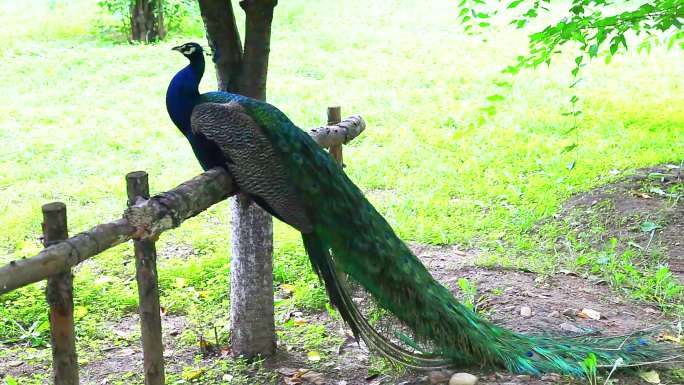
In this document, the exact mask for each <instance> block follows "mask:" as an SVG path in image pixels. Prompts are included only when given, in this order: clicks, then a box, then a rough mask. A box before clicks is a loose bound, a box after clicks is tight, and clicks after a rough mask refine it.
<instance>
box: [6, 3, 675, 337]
mask: <svg viewBox="0 0 684 385" xmlns="http://www.w3.org/2000/svg"><path fill="white" fill-rule="evenodd" d="M67 3H68V2H65V1H56V2H52V4H53V6H52V8H49V7H47V6H46V5H44V4H43V3H41V2H40V1H38V0H35V1H34V4H33V5H34V6H32V7H29V9H27V10H19V9H18V8H17V5H13V4H14V3H13V2H2V3H0V11H1V12H0V32H1V33H2V36H5V39H4V41H5V46H4V47H3V48H4V49H3V51H2V52H1V53H0V55H2V58H1V61H2V63H3V70H2V71H0V84H3V92H2V93H0V142H1V143H3V146H2V147H0V228H2V229H3V231H2V232H0V262H4V261H8V260H11V259H16V258H20V257H26V256H30V255H33V254H35V253H36V252H37V251H38V250H40V247H41V246H40V244H39V242H38V240H37V239H36V238H37V236H38V235H39V233H40V205H41V204H42V203H45V202H48V201H52V200H61V201H64V202H66V203H67V205H68V208H69V223H70V228H71V229H72V233H75V232H78V231H80V230H82V229H85V228H87V227H89V226H92V225H94V224H96V223H99V222H103V221H107V220H111V219H113V218H115V217H117V216H118V215H119V213H120V212H121V210H122V208H123V205H124V202H125V198H124V196H125V191H124V183H123V176H124V174H125V173H126V172H128V171H132V170H138V169H142V170H147V171H148V172H149V173H150V175H151V184H152V189H153V192H159V191H164V190H167V189H169V188H171V187H173V186H175V185H177V184H178V183H180V182H182V181H184V180H186V179H188V178H190V177H192V176H193V175H195V174H197V173H198V172H199V171H200V168H199V166H198V165H197V164H196V162H195V160H194V159H193V157H192V154H191V151H190V150H189V147H188V146H187V145H186V143H185V142H184V140H183V139H182V138H181V136H180V135H179V134H178V133H177V132H176V129H175V128H174V127H173V126H172V124H171V122H170V121H169V119H168V117H167V115H166V111H165V107H164V93H165V90H166V85H167V84H168V81H169V79H170V77H171V76H172V75H173V74H174V73H175V71H177V70H178V69H179V68H180V67H181V66H183V65H185V59H183V58H182V57H180V56H179V55H177V54H174V53H172V52H170V51H169V47H171V46H172V45H174V44H175V43H178V42H181V41H185V40H188V39H191V38H192V39H195V40H198V41H201V40H202V37H201V36H192V37H183V38H180V37H178V38H174V39H172V40H171V41H167V42H164V43H162V44H159V45H151V46H136V45H126V44H115V43H111V42H107V41H105V40H102V39H101V38H100V37H98V36H97V33H96V32H93V31H94V29H93V27H92V25H93V22H94V20H95V12H96V11H97V9H96V7H95V6H94V5H92V4H89V3H91V2H85V1H79V2H71V4H70V5H69V4H67ZM74 3H75V4H74ZM423 4H424V2H421V1H417V0H411V1H408V0H404V1H373V2H370V3H369V2H366V1H361V0H355V1H344V2H341V1H332V0H331V1H316V2H310V1H305V0H292V1H287V2H282V4H280V5H279V6H278V8H277V11H276V17H275V22H274V34H273V38H274V42H273V45H272V50H271V52H272V56H271V66H270V74H269V100H270V101H271V102H272V103H273V104H275V105H277V106H279V107H280V108H281V109H282V110H284V111H285V112H286V113H287V114H288V115H289V116H290V117H291V118H292V119H293V120H294V121H295V122H298V123H299V124H300V126H302V127H311V126H314V125H318V124H321V123H322V122H323V119H324V113H325V107H326V106H327V105H333V104H340V105H342V106H343V113H344V114H347V113H360V114H363V116H364V117H365V118H366V119H367V121H368V127H369V128H368V130H367V131H366V132H365V133H364V134H363V135H362V136H361V137H360V138H359V139H358V140H355V141H354V142H353V143H352V144H351V145H350V146H348V147H347V149H346V155H345V159H346V160H347V163H348V168H347V172H348V173H349V174H350V176H351V177H352V179H354V180H355V181H356V182H357V183H358V184H359V186H361V187H362V188H363V189H364V190H365V191H367V192H368V195H369V196H370V198H371V199H372V201H373V202H374V203H375V204H376V205H377V207H378V208H379V210H380V211H381V212H382V213H384V214H385V215H386V217H387V218H388V220H389V221H390V223H391V224H392V225H393V226H394V228H395V229H396V230H397V231H398V232H399V233H400V235H401V236H402V237H403V238H404V239H406V240H411V241H416V242H422V243H462V244H464V245H466V246H472V245H475V246H478V247H483V248H486V249H487V250H489V251H490V252H491V255H493V256H494V257H495V259H496V261H497V262H499V263H510V262H511V260H516V262H517V263H519V264H525V265H529V266H531V267H532V268H534V269H547V268H550V267H552V266H553V265H554V264H555V259H554V257H553V256H548V255H541V254H539V253H538V252H536V251H535V250H537V249H539V247H540V240H539V239H537V238H533V237H531V236H530V235H527V233H526V231H527V230H529V229H530V228H531V226H532V225H533V224H534V223H535V222H536V221H538V220H539V219H541V218H544V217H547V216H549V215H552V214H553V213H554V212H555V210H556V209H557V208H558V206H559V204H560V202H562V201H563V200H564V199H566V198H567V197H568V196H569V195H571V194H573V193H575V192H577V191H581V190H586V189H588V188H590V187H592V186H595V185H597V184H600V183H602V182H604V181H606V180H607V178H609V177H610V176H609V173H608V171H609V170H612V169H625V168H632V167H639V166H646V165H650V164H655V163H660V162H665V161H671V160H676V159H680V158H682V157H683V156H684V138H683V134H682V132H683V130H682V126H684V110H683V109H682V108H681V106H682V104H683V103H684V97H683V96H682V95H683V94H682V87H684V80H683V79H682V77H681V76H680V75H681V70H680V69H678V68H677V65H675V64H674V63H681V62H682V61H684V53H682V52H681V51H672V52H664V51H658V50H657V51H656V52H654V53H652V54H651V55H650V56H645V55H638V54H635V53H631V54H629V55H627V56H625V57H620V58H618V59H616V60H614V61H613V63H612V64H611V65H610V66H606V65H603V64H602V63H600V62H597V63H593V64H592V65H591V66H589V67H587V68H585V71H584V76H585V77H586V80H585V81H584V82H583V83H582V87H580V88H579V89H578V91H577V92H578V96H579V97H580V99H581V108H582V110H583V111H584V114H583V115H582V118H581V121H580V123H581V125H582V130H581V137H580V142H581V147H580V148H579V150H578V152H577V157H578V158H579V161H578V163H577V166H576V168H575V169H574V170H573V171H572V172H568V171H567V170H566V168H565V164H566V163H568V162H569V161H571V160H572V159H573V157H574V156H575V155H572V154H560V149H561V148H562V147H563V146H564V145H566V144H568V143H569V142H570V141H571V139H570V138H568V137H566V136H564V135H563V134H562V132H563V131H565V130H566V129H567V128H568V127H569V125H570V122H569V121H568V120H567V119H565V118H563V117H561V116H560V112H562V111H566V110H567V109H568V108H569V104H568V102H567V101H568V99H569V97H570V95H571V94H570V92H569V91H568V89H567V85H568V83H569V82H570V78H569V69H570V68H569V64H567V63H570V60H564V59H563V58H559V60H558V61H559V62H562V61H564V62H565V63H561V64H554V65H553V66H552V67H550V68H540V69H539V70H537V71H535V72H532V71H529V72H525V73H523V74H521V75H518V76H517V77H516V78H515V79H512V80H511V79H507V78H505V77H504V76H502V75H501V74H500V73H499V71H500V70H501V69H502V68H504V67H505V65H507V64H509V63H511V61H512V59H513V57H514V56H515V55H517V54H521V53H523V52H524V49H525V37H524V34H522V33H517V32H514V33H511V32H510V31H509V30H508V29H506V30H505V31H504V32H500V31H496V32H495V33H493V34H492V35H491V36H488V37H487V39H486V40H484V39H483V38H482V37H469V36H464V35H463V34H462V33H461V31H460V29H459V27H458V25H457V23H456V21H455V20H456V18H455V16H456V15H455V13H454V11H453V9H452V2H451V1H447V0H443V1H433V2H430V7H425V6H424V5H423ZM326 15H330V16H326ZM337 15H340V17H338V16H337ZM36 20H40V22H39V23H36V22H35V21H36ZM194 30H195V31H198V28H197V23H195V24H194ZM496 80H507V81H511V82H512V83H513V87H512V88H505V87H504V88H499V87H497V86H495V85H493V81H496ZM213 81H214V75H213V73H211V69H209V71H208V73H207V75H206V76H205V79H204V82H203V85H202V88H203V89H204V90H210V89H212V88H213ZM495 93H497V94H502V95H504V96H505V97H506V99H505V101H503V102H500V103H497V104H496V108H497V114H496V115H495V116H493V117H487V118H486V121H485V122H484V124H482V125H477V124H475V123H477V120H478V117H479V116H482V115H483V113H482V112H481V111H480V108H481V107H483V106H486V105H488V104H489V103H488V102H487V101H486V100H485V98H486V96H487V95H491V94H495ZM229 214H230V213H229V210H228V205H226V204H220V205H218V206H216V207H214V208H212V209H211V210H209V211H208V212H207V213H205V214H204V215H201V216H199V217H198V218H195V219H193V220H191V221H189V222H188V223H186V224H184V225H183V226H182V227H181V228H180V229H178V230H176V231H173V232H169V233H167V234H165V235H164V236H163V237H162V239H161V241H160V245H159V247H160V249H162V250H164V249H165V248H166V249H170V248H171V246H172V245H178V244H183V245H190V246H192V247H193V248H194V255H191V256H189V257H188V258H186V259H183V260H181V261H178V260H172V259H162V261H161V266H160V278H161V286H162V288H163V291H164V293H163V294H164V298H163V300H162V301H163V302H164V306H166V307H168V308H169V309H170V310H171V311H182V312H192V311H193V309H195V308H196V307H197V306H201V307H203V308H204V309H215V310H212V311H215V312H216V313H217V316H221V317H224V318H225V305H226V304H227V299H226V294H225V288H227V283H226V282H227V277H226V276H227V274H226V273H227V265H226V264H227V261H228V258H229V256H228V255H229V249H230V248H229V231H228V226H229V219H230V215H229ZM557 230H558V229H549V230H548V231H551V232H552V231H557ZM552 235H553V234H551V233H549V234H547V238H550V237H551V236H552ZM499 240H504V241H506V244H508V245H510V246H509V247H507V248H506V249H505V251H503V250H497V247H498V246H497V245H498V244H499V243H498V242H497V241H499ZM131 254H132V251H131V249H130V247H129V246H128V245H124V246H120V247H118V248H115V249H113V250H111V251H109V252H107V253H105V254H104V255H102V256H101V257H98V258H97V259H95V260H93V261H90V262H88V263H85V264H84V266H82V267H81V268H79V271H78V272H77V274H76V286H77V291H76V295H77V298H76V301H77V306H79V307H80V314H82V315H84V314H86V313H89V315H88V316H87V317H85V318H84V321H82V322H81V323H80V324H79V325H82V326H81V329H80V334H81V335H82V339H81V342H80V343H83V344H86V343H90V342H92V343H94V342H93V341H94V340H95V339H96V338H97V337H98V332H97V330H98V329H99V328H98V325H101V324H100V322H101V321H103V320H105V319H107V318H110V317H111V316H112V315H114V316H116V315H121V314H124V313H125V312H127V311H130V310H131V309H133V307H134V305H135V298H136V294H135V289H134V287H133V285H132V283H131V282H130V277H132V276H133V266H132V264H131V263H126V262H127V261H129V260H130V258H131ZM276 280H277V282H292V283H295V284H296V286H297V288H298V289H297V291H298V293H299V295H297V296H296V297H295V298H296V299H297V300H298V302H299V303H300V304H307V301H308V302H309V304H310V305H320V303H321V298H322V296H321V291H320V290H317V289H314V293H316V294H318V295H316V296H313V297H312V296H310V295H309V293H310V292H311V290H312V289H311V288H312V287H313V285H314V282H315V281H314V280H313V279H312V274H311V273H310V271H309V268H308V262H307V261H306V258H305V257H304V255H303V251H302V249H301V245H300V241H299V238H298V235H297V234H296V233H295V232H293V231H291V230H289V229H287V228H285V226H283V225H281V224H277V225H276ZM40 287H41V285H34V286H31V287H28V288H25V289H22V290H20V291H18V292H16V293H14V294H10V295H6V296H3V297H2V298H0V303H2V302H4V303H5V306H0V317H3V318H5V319H6V320H8V322H3V323H2V326H0V340H3V339H5V338H6V337H16V336H17V335H18V333H19V330H18V328H17V327H16V326H14V324H13V323H11V322H9V319H11V318H13V319H16V320H17V321H18V322H19V323H21V324H22V325H23V326H24V327H26V326H28V325H30V324H31V323H32V322H33V321H34V320H44V319H45V307H44V306H42V301H43V300H42V294H41V291H40V290H39V288H40ZM189 294H191V295H189ZM312 298H313V299H312ZM205 316H207V315H206V314H205ZM207 317H208V316H207ZM85 320H89V321H87V322H86V321H85ZM216 322H217V323H219V324H220V323H221V318H217V321H216ZM88 325H89V326H88Z"/></svg>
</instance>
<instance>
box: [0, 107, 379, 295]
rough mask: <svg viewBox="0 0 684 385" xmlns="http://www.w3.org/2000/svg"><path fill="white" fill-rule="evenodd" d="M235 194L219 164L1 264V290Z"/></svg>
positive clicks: (355, 119)
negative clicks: (118, 215)
mask: <svg viewBox="0 0 684 385" xmlns="http://www.w3.org/2000/svg"><path fill="white" fill-rule="evenodd" d="M365 127H366V123H365V121H364V120H363V118H361V117H360V116H352V117H349V118H347V119H345V120H343V121H342V122H340V123H339V124H333V125H328V126H324V127H318V128H314V129H312V130H310V131H309V134H310V135H311V137H312V138H313V139H314V140H315V141H316V142H317V143H319V144H321V147H325V148H329V147H332V146H335V145H339V144H343V143H347V142H348V141H350V140H351V139H353V138H354V137H356V136H358V135H359V133H361V132H362V131H363V130H364V129H365ZM235 193H236V190H235V186H234V184H233V180H232V178H231V176H230V175H229V174H228V172H226V171H225V170H223V169H221V168H215V169H211V170H209V171H207V172H204V173H202V174H200V175H198V176H196V177H195V178H193V179H191V180H189V181H187V182H184V183H182V184H181V185H179V186H178V187H176V188H174V189H173V190H170V191H167V192H164V193H161V194H158V195H156V196H154V197H152V198H150V199H149V200H145V199H139V200H138V201H136V202H131V203H134V204H133V205H132V206H131V207H129V208H128V209H126V211H125V212H124V216H123V218H121V219H118V220H115V221H113V222H109V223H104V224H100V225H97V226H95V227H93V228H91V229H90V230H88V231H84V232H82V233H79V234H76V235H75V236H73V237H71V238H69V239H67V240H65V241H62V242H59V243H55V244H52V245H50V246H49V247H47V248H45V249H43V251H41V252H40V253H39V254H38V255H36V256H33V257H30V258H25V259H20V260H16V261H11V262H9V263H8V264H7V265H5V266H2V267H0V294H4V293H8V292H10V291H12V290H14V289H17V288H19V287H22V286H26V285H28V284H31V283H34V282H38V281H41V280H44V279H47V278H48V277H50V276H53V275H55V274H59V273H62V272H64V271H68V270H69V269H70V268H71V267H73V266H75V265H77V264H79V263H81V262H83V261H85V260H86V259H88V258H91V257H93V256H95V255H97V254H98V253H101V252H103V251H105V250H107V249H109V248H111V247H114V246H116V245H118V244H121V243H124V242H126V241H128V240H130V239H155V238H156V237H158V236H159V234H161V233H162V232H164V231H166V230H169V229H172V228H175V227H178V226H179V225H180V224H181V223H182V222H183V221H185V220H186V219H188V218H191V217H193V216H195V215H197V214H199V213H201V212H202V211H204V210H206V209H207V208H209V207H210V206H212V205H214V204H216V203H218V202H220V201H222V200H224V199H226V198H227V197H229V196H231V195H233V194H235Z"/></svg>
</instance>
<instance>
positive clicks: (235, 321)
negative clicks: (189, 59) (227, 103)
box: [199, 0, 277, 357]
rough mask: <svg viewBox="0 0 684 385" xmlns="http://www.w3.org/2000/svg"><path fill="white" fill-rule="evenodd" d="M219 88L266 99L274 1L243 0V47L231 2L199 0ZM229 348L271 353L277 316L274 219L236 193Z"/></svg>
mask: <svg viewBox="0 0 684 385" xmlns="http://www.w3.org/2000/svg"><path fill="white" fill-rule="evenodd" d="M199 4H200V10H201V12H202V19H203V20H204V25H205V27H206V30H207V37H208V40H209V45H210V46H211V47H212V49H213V51H214V57H213V58H214V63H215V65H216V73H217V80H218V87H219V89H221V90H224V91H229V92H234V93H238V94H242V95H245V96H249V97H252V98H255V99H260V100H265V99H266V74H267V72H268V56H269V50H270V41H271V22H272V20H273V9H274V8H275V6H276V4H277V1H276V0H242V1H240V7H241V8H242V9H243V10H244V11H245V15H246V18H245V23H246V28H245V45H244V51H243V48H242V42H241V40H240V36H239V34H238V28H237V24H236V22H235V14H234V12H233V5H232V3H231V1H226V0H199ZM232 218H233V219H232V256H231V263H230V265H231V284H230V287H231V292H230V296H231V311H230V313H231V341H230V342H231V347H232V350H233V354H235V355H244V356H247V357H254V356H258V355H271V354H273V353H274V352H275V348H276V335H275V322H274V319H273V222H272V219H271V217H270V215H268V214H267V213H266V212H265V211H264V210H262V209H261V208H259V207H258V206H257V205H256V204H253V203H251V202H250V201H249V199H248V198H246V197H245V196H242V195H238V196H236V197H235V198H233V201H232Z"/></svg>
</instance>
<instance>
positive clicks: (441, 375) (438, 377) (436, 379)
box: [428, 370, 453, 385]
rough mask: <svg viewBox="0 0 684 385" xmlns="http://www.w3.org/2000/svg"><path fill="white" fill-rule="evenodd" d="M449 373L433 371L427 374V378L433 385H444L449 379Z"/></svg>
mask: <svg viewBox="0 0 684 385" xmlns="http://www.w3.org/2000/svg"><path fill="white" fill-rule="evenodd" d="M451 373H453V372H450V371H448V370H433V371H432V372H430V373H428V378H429V379H430V383H431V384H433V385H436V384H446V383H447V382H449V378H451Z"/></svg>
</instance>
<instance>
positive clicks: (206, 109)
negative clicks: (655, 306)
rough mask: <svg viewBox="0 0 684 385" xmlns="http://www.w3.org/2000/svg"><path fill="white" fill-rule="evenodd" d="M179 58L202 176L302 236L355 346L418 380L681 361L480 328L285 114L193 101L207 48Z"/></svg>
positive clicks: (640, 343)
mask: <svg viewBox="0 0 684 385" xmlns="http://www.w3.org/2000/svg"><path fill="white" fill-rule="evenodd" d="M174 50H176V51H179V52H180V53H182V54H183V55H184V56H185V57H186V58H188V59H189V60H190V64H189V65H188V66H186V67H185V68H183V69H182V70H180V71H179V72H178V73H177V74H176V75H175V76H174V77H173V79H172V80H171V83H170V84H169V88H168V91H167V94H166V106H167V109H168V112H169V115H170V117H171V120H172V121H173V122H174V124H175V125H176V126H177V127H178V128H179V129H180V131H181V132H182V133H183V135H184V136H185V137H186V138H187V140H188V142H189V143H190V146H191V147H192V150H193V151H194V153H195V156H196V157H197V159H198V161H199V163H200V164H201V166H202V167H203V168H204V169H205V170H206V169H209V168H213V167H223V168H225V169H226V170H227V171H228V172H229V173H230V174H231V175H232V176H233V178H234V179H235V182H236V184H237V186H238V188H239V190H240V191H241V192H242V193H243V194H246V195H247V196H249V197H250V198H251V199H252V200H253V201H254V202H256V204H258V205H259V206H261V207H262V208H263V209H265V210H266V211H268V212H269V213H270V214H272V215H273V216H275V217H276V218H278V219H280V220H281V221H283V222H285V223H287V224H289V225H290V226H292V227H294V228H296V229H297V230H298V231H300V232H301V234H302V239H303V243H304V247H305V249H306V252H307V254H308V256H309V259H310V261H311V264H312V266H313V269H314V270H315V271H316V273H317V274H318V276H319V277H320V278H321V280H322V281H323V282H324V284H325V287H326V290H327V293H328V296H329V298H330V301H331V303H332V305H333V306H335V307H336V308H337V309H338V311H339V312H340V315H341V316H342V318H343V319H344V320H345V322H346V323H347V324H348V325H349V327H350V328H351V330H352V331H353V332H354V334H355V335H356V336H357V338H358V337H360V338H362V339H363V340H364V342H365V343H366V344H367V345H368V346H369V347H371V348H372V349H374V350H375V351H377V352H379V353H380V354H382V355H384V356H386V357H387V358H389V359H391V360H393V361H396V362H399V363H402V364H405V365H408V366H411V367H416V368H434V367H442V366H446V365H459V366H466V365H478V366H480V365H491V366H499V367H503V368H505V369H507V370H509V371H511V372H515V373H525V374H533V375H538V374H541V373H548V372H556V373H563V374H570V375H577V376H581V375H583V374H584V368H583V364H582V363H583V362H584V361H585V360H586V359H587V358H588V357H590V356H595V357H596V359H597V363H598V366H604V367H613V366H614V365H617V366H635V365H642V364H645V363H652V362H663V361H668V360H673V359H675V358H676V357H677V356H678V354H679V353H681V352H679V353H678V352H677V350H676V349H675V348H674V347H673V346H671V345H668V344H663V343H658V342H657V341H655V340H654V337H653V334H652V333H634V334H632V335H630V336H622V337H606V338H592V337H584V338H570V337H554V336H548V335H523V334H519V333H515V332H513V331H510V330H507V329H505V328H502V327H499V326H496V325H494V324H492V323H490V322H488V321H486V320H484V319H482V318H481V317H479V316H478V315H477V314H476V313H474V312H473V311H471V310H469V309H468V308H467V307H465V306H464V305H462V304H461V303H459V302H458V301H457V300H456V299H455V298H454V296H453V295H452V294H451V293H450V292H449V290H447V289H446V288H445V287H443V286H442V285H441V284H439V283H438V282H437V281H436V280H435V279H434V278H433V277H432V276H431V275H430V273H429V272H428V270H427V269H426V268H425V266H423V265H422V264H421V262H420V261H419V260H418V258H417V257H416V256H415V255H414V254H413V253H412V252H411V251H410V250H409V248H408V247H407V246H406V245H405V244H404V242H402V241H401V239H399V238H398V237H397V235H396V234H395V233H394V231H393V230H392V228H391V227H390V225H389V224H388V223H387V221H386V220H385V219H384V218H383V217H382V215H380V213H378V212H377V211H376V210H375V208H374V207H373V206H372V205H371V204H370V203H369V202H368V200H367V199H366V198H365V197H364V195H363V193H362V192H361V190H360V189H359V188H358V187H357V186H356V185H355V184H354V183H353V182H352V181H351V180H350V179H349V178H348V177H347V175H346V174H345V173H344V172H343V171H342V168H341V167H340V165H338V164H337V162H335V160H334V159H333V158H332V157H331V156H330V155H329V154H328V153H327V152H326V151H324V150H323V149H321V148H320V147H319V146H318V145H317V144H316V143H315V142H314V141H313V140H312V139H311V138H310V137H309V135H307V134H306V133H305V132H304V131H302V130H301V129H299V128H298V127H297V126H295V125H294V124H293V123H292V122H291V121H290V120H289V119H288V118H287V116H285V114H283V113H282V112H281V111H280V110H278V109H277V108H276V107H274V106H272V105H270V104H267V103H265V102H262V101H258V100H255V99H251V98H247V97H244V96H240V95H236V94H232V93H226V92H208V93H203V94H200V93H199V90H198V86H199V83H200V80H201V78H202V75H203V73H204V68H205V61H204V54H203V50H202V47H201V46H200V45H199V44H196V43H186V44H183V45H181V46H178V47H175V48H174ZM349 282H352V283H354V284H355V285H359V286H361V287H363V289H364V290H365V291H366V292H367V293H369V294H370V295H371V296H372V298H373V299H374V301H375V302H376V303H377V304H378V306H379V307H380V308H382V309H384V310H385V311H387V312H390V313H391V314H392V315H393V317H396V319H398V320H399V321H400V322H401V323H402V324H403V327H404V328H403V329H401V330H399V329H398V330H397V331H396V332H395V333H394V334H393V335H389V336H388V335H385V334H382V333H380V332H378V331H377V330H376V329H375V328H374V327H373V326H372V325H371V324H370V323H369V322H368V321H367V319H366V317H364V314H363V312H362V310H361V309H359V307H358V306H357V304H356V303H355V302H354V301H353V300H352V295H351V292H350V286H349ZM406 330H408V331H410V333H406ZM408 334H411V335H410V336H409V335H408ZM423 346H429V347H430V349H429V351H425V349H423V348H422V347H423Z"/></svg>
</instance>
